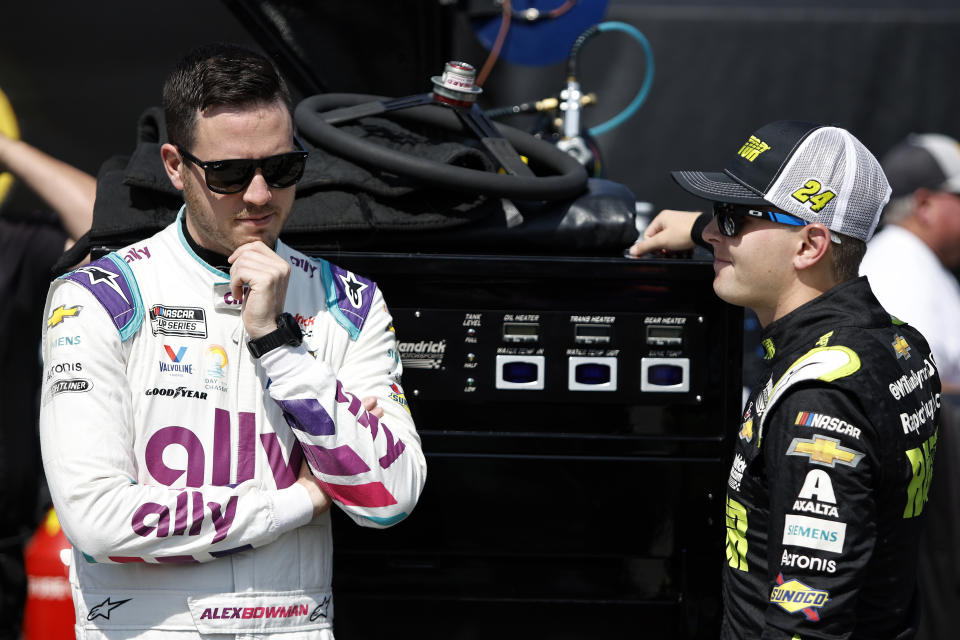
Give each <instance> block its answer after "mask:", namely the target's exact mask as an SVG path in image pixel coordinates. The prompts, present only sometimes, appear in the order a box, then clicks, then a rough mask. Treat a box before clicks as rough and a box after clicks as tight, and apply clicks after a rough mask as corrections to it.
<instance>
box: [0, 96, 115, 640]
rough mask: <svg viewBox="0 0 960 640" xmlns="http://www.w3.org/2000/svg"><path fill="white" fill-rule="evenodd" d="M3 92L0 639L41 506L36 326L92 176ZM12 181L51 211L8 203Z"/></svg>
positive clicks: (7, 628) (10, 631)
mask: <svg viewBox="0 0 960 640" xmlns="http://www.w3.org/2000/svg"><path fill="white" fill-rule="evenodd" d="M18 137H19V128H18V127H17V124H16V118H15V117H14V114H13V109H12V107H11V105H10V103H9V101H8V100H7V97H6V95H4V94H3V92H2V91H0V172H6V173H4V174H3V175H2V176H0V207H2V210H0V213H2V215H0V299H2V300H3V304H2V305H0V371H2V373H0V407H2V411H0V639H2V640H6V639H7V638H13V639H15V638H18V637H19V636H20V624H21V618H22V614H23V607H24V603H25V600H26V592H27V590H26V576H25V573H24V558H23V548H24V544H25V542H26V540H27V539H28V537H29V535H30V534H31V533H32V531H33V529H34V527H35V526H36V524H37V522H38V517H39V515H40V511H41V510H42V507H43V506H44V505H40V504H38V501H39V487H40V484H41V468H40V446H39V438H38V435H37V419H38V413H39V405H38V402H39V391H40V373H41V363H40V326H41V325H40V323H41V321H42V317H43V300H44V296H45V295H46V291H47V287H48V286H49V284H50V280H51V279H52V277H53V276H52V274H51V268H52V267H53V265H54V263H55V262H56V261H57V259H58V258H59V257H60V255H61V254H62V253H63V252H64V250H65V248H67V247H69V246H71V245H72V244H73V243H74V242H75V241H76V240H77V239H79V238H80V236H82V235H83V234H84V233H86V232H87V230H89V228H90V224H91V221H92V219H93V201H94V197H95V193H96V180H95V178H94V177H93V176H91V175H89V174H87V173H85V172H83V171H80V170H79V169H77V168H75V167H73V166H71V165H69V164H67V163H65V162H62V161H60V160H58V159H56V158H54V157H51V156H49V155H47V154H46V153H44V152H43V151H40V150H39V149H37V148H35V147H33V146H31V145H30V144H28V143H26V142H23V141H22V140H19V139H18ZM14 180H17V181H19V182H20V183H21V184H23V185H25V186H26V187H28V188H30V189H31V190H32V191H34V192H35V193H36V194H37V195H38V196H39V197H40V198H41V199H42V200H43V202H44V203H45V204H46V205H47V206H48V207H49V208H50V210H49V211H17V210H13V209H12V208H11V207H10V206H4V201H5V200H8V196H9V194H10V190H11V188H13V187H15V185H14Z"/></svg>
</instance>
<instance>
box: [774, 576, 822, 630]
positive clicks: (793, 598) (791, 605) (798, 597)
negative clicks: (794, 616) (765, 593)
mask: <svg viewBox="0 0 960 640" xmlns="http://www.w3.org/2000/svg"><path fill="white" fill-rule="evenodd" d="M829 600H830V592H828V591H820V590H819V589H814V588H812V587H809V586H807V585H805V584H803V583H802V582H800V581H799V580H788V581H786V582H784V580H783V574H782V573H781V574H779V575H778V576H777V584H776V585H775V586H774V587H773V591H771V592H770V602H773V603H774V604H776V605H779V606H780V607H781V608H782V609H784V610H785V611H787V612H788V613H798V612H802V613H803V615H805V616H806V617H807V620H812V621H817V620H819V619H820V612H819V611H817V609H819V608H820V607H822V606H823V605H825V604H827V602H829Z"/></svg>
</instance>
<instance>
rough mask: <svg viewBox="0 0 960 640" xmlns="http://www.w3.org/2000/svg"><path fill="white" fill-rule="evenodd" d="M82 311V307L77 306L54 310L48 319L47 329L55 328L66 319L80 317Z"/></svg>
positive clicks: (61, 307)
mask: <svg viewBox="0 0 960 640" xmlns="http://www.w3.org/2000/svg"><path fill="white" fill-rule="evenodd" d="M81 309H83V307H81V306H80V305H77V306H75V307H67V306H64V305H60V306H59V307H57V308H56V309H54V310H53V312H52V313H51V314H50V317H49V318H47V328H48V329H52V328H53V327H55V326H57V325H58V324H60V323H61V322H63V320H64V318H73V317H76V316H78V315H80V310H81Z"/></svg>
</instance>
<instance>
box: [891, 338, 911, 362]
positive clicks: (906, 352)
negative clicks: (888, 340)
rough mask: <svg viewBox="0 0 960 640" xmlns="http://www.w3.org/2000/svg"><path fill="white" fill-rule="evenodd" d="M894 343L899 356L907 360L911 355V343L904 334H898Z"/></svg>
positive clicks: (894, 348)
mask: <svg viewBox="0 0 960 640" xmlns="http://www.w3.org/2000/svg"><path fill="white" fill-rule="evenodd" d="M892 344H893V350H894V351H896V352H897V358H903V359H904V360H906V359H908V358H909V357H910V345H909V344H907V341H906V340H905V339H904V337H903V336H897V338H896V339H895V340H894V341H893V343H892Z"/></svg>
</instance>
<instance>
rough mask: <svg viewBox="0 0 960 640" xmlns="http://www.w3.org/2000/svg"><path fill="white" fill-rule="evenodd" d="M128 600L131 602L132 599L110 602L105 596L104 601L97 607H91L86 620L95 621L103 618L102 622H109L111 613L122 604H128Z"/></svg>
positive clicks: (108, 597)
mask: <svg viewBox="0 0 960 640" xmlns="http://www.w3.org/2000/svg"><path fill="white" fill-rule="evenodd" d="M130 600H132V598H127V599H126V600H117V601H116V602H111V600H110V596H107V599H106V600H104V601H103V602H101V603H100V604H98V605H95V606H93V607H92V608H91V609H90V613H88V614H87V620H96V619H97V618H103V619H104V620H109V619H110V612H111V611H113V610H114V609H116V608H117V607H119V606H120V605H122V604H126V603H128V602H130Z"/></svg>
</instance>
